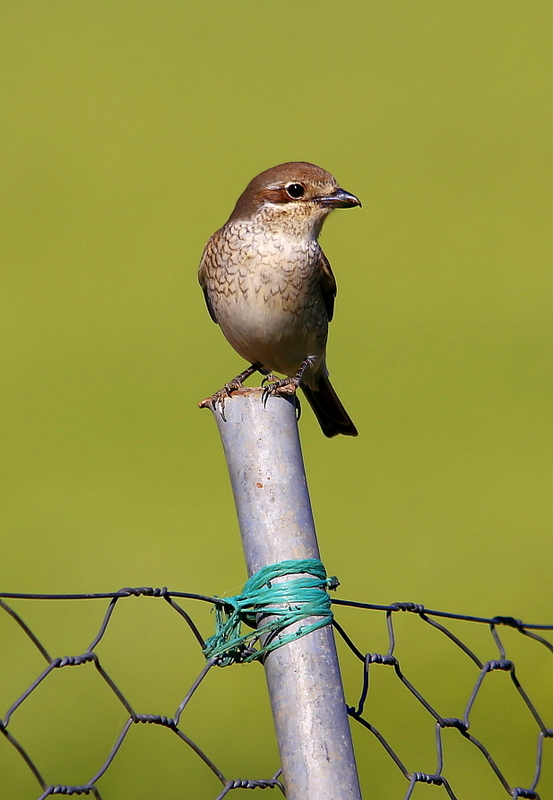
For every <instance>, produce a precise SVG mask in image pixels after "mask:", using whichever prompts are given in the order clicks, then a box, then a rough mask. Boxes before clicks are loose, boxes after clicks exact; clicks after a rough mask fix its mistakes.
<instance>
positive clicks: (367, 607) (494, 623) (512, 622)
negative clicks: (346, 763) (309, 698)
mask: <svg viewBox="0 0 553 800" xmlns="http://www.w3.org/2000/svg"><path fill="white" fill-rule="evenodd" d="M132 596H134V597H138V596H143V597H149V598H152V599H154V598H162V599H163V600H164V601H166V602H167V604H168V605H169V606H170V607H171V608H172V609H173V610H174V611H175V612H176V613H177V614H179V615H180V617H181V620H182V621H183V622H184V624H185V625H187V626H188V627H189V629H190V631H191V632H192V634H193V636H194V638H195V639H196V641H197V643H198V647H199V648H201V649H202V650H203V649H204V647H205V641H204V639H203V637H202V635H201V634H200V632H199V630H198V627H197V626H196V624H195V622H194V621H193V619H192V617H191V616H190V615H189V614H188V613H187V611H185V610H184V609H183V608H182V607H181V605H179V603H177V602H176V600H175V598H179V599H180V600H195V601H198V600H199V601H201V602H203V603H208V604H213V605H217V604H219V605H224V602H225V601H224V599H221V598H216V597H210V596H205V595H198V594H192V593H186V592H177V591H168V590H167V589H165V588H163V589H154V588H151V587H139V588H125V589H122V590H120V591H118V592H113V593H109V592H108V593H98V594H72V595H51V594H49V595H39V594H15V593H3V594H0V597H2V598H4V599H34V600H43V601H49V600H50V601H52V600H66V601H70V600H89V601H90V600H101V599H103V598H105V599H108V600H109V603H108V608H107V610H106V612H105V614H104V617H103V620H102V622H101V625H100V627H99V630H98V632H97V634H96V636H95V637H94V639H93V641H92V642H91V643H90V644H89V645H88V647H86V648H85V650H84V651H83V652H81V653H79V654H77V655H74V656H67V657H63V658H61V657H52V656H51V655H50V654H49V652H48V651H47V649H46V648H45V647H44V646H43V644H42V643H41V642H40V641H39V639H38V638H37V636H36V635H35V634H34V633H33V631H32V630H31V629H30V627H29V626H28V625H27V624H26V623H25V621H24V620H23V618H22V617H21V615H20V614H19V613H18V612H16V611H15V610H14V609H13V608H12V607H11V606H10V605H8V604H7V603H6V602H4V601H3V600H0V607H1V608H2V609H3V610H4V611H5V612H6V613H7V614H9V615H10V616H11V618H12V619H13V620H14V621H15V622H16V623H17V624H18V626H19V628H20V629H21V631H22V632H23V633H24V634H25V636H26V637H27V638H28V640H30V642H31V643H32V645H33V646H34V648H35V649H36V650H38V652H39V654H40V655H41V656H42V658H44V660H45V661H46V664H47V666H46V668H45V669H44V670H43V671H42V672H41V673H40V674H38V675H37V676H36V678H35V679H34V680H33V681H32V683H31V684H30V685H29V686H28V688H27V689H26V690H25V691H24V692H23V693H22V694H21V695H20V696H19V697H18V698H17V699H16V700H15V701H14V702H13V703H12V705H11V706H10V707H9V708H8V710H7V711H6V713H5V714H4V717H3V719H2V720H1V721H0V731H1V733H2V734H3V735H4V737H5V738H6V739H7V741H8V742H9V743H10V744H11V745H12V746H13V747H14V748H15V750H16V751H17V753H18V754H19V756H20V757H21V759H23V762H24V763H25V764H26V766H27V767H28V769H29V770H30V772H31V773H32V775H33V776H34V778H35V779H36V782H37V783H38V785H39V787H40V789H39V791H40V794H39V795H38V794H37V797H38V798H39V800H44V798H46V797H49V796H50V795H55V794H65V795H93V796H94V797H96V798H97V800H101V795H100V791H99V789H98V781H99V780H100V778H101V777H102V776H103V775H104V774H105V773H106V771H107V770H108V769H109V768H110V766H111V765H112V763H113V762H114V761H115V760H116V757H117V754H118V753H119V751H120V749H121V747H122V746H123V744H124V741H125V738H126V736H127V734H128V732H129V730H130V728H131V727H132V726H133V725H138V724H140V723H148V724H153V725H158V726H161V727H164V728H167V729H169V730H170V731H172V732H173V733H174V734H175V735H176V736H177V737H178V738H179V739H180V740H181V741H182V742H183V743H184V744H186V745H187V746H188V747H189V748H191V749H192V751H193V752H194V753H195V754H196V755H197V757H198V758H199V759H201V761H203V763H204V764H205V765H206V767H207V768H208V769H209V770H210V771H211V772H212V773H213V775H214V776H215V777H216V778H217V779H218V780H219V781H220V783H221V787H222V788H221V791H220V793H219V794H218V795H217V800H221V798H223V797H225V796H226V795H227V794H228V793H229V792H230V791H231V790H233V789H240V788H241V789H246V788H247V789H257V788H260V789H266V788H278V789H280V791H281V792H282V793H283V794H285V787H284V785H283V783H282V781H281V780H280V777H281V771H280V770H277V771H276V772H275V773H274V774H273V775H272V776H271V777H269V778H267V779H265V780H258V779H231V778H228V777H227V776H225V775H224V774H223V772H222V771H221V769H220V768H219V767H218V766H216V764H215V763H214V761H213V760H212V759H211V758H210V757H209V756H208V755H207V754H206V753H205V752H204V751H203V750H202V749H201V748H200V747H199V746H198V745H197V744H196V742H194V741H193V740H192V739H191V738H190V737H189V736H188V735H187V734H186V733H185V732H184V730H183V728H182V723H181V717H182V715H183V712H184V711H185V709H186V706H187V704H188V702H189V701H190V699H191V697H192V696H193V694H194V693H195V692H196V690H197V689H198V687H199V686H200V684H201V683H202V682H203V681H204V679H205V678H206V676H207V674H208V672H209V671H210V670H211V669H212V668H213V667H214V666H217V665H218V660H219V659H218V658H214V659H211V660H209V661H208V662H207V663H206V664H205V666H204V667H203V669H202V670H201V671H200V673H199V675H198V676H197V678H196V679H195V680H194V681H193V683H192V685H191V686H190V688H189V689H188V691H186V693H185V694H184V697H183V699H182V701H181V702H180V704H179V706H178V708H177V709H176V711H175V714H174V716H173V717H171V718H168V717H166V716H162V715H155V714H140V713H138V712H137V711H136V710H135V709H134V708H133V707H132V706H131V704H130V703H129V701H128V700H127V698H126V697H125V694H124V693H123V690H122V689H121V688H120V687H119V686H118V685H116V683H115V682H114V680H113V679H112V678H111V677H110V675H108V673H107V672H106V670H105V669H104V668H103V666H102V664H101V663H100V659H99V657H98V655H97V653H96V652H95V648H96V647H97V645H98V644H99V642H100V641H101V639H102V638H103V637H104V636H105V635H106V632H107V631H108V628H109V623H110V620H111V618H112V614H113V611H114V609H115V607H116V604H117V603H119V602H120V601H121V600H123V599H124V598H128V597H132ZM333 605H334V606H335V607H349V608H352V609H361V610H363V611H365V612H368V611H371V612H375V613H382V612H384V614H385V619H386V626H387V638H388V648H387V651H386V652H385V653H364V652H363V651H362V650H361V649H359V648H358V647H357V646H356V645H355V644H354V642H353V641H352V639H351V638H350V636H349V635H348V634H347V633H346V631H345V630H344V628H343V626H342V625H341V624H340V623H339V622H338V621H337V620H336V619H334V622H333V625H334V628H335V630H336V632H337V633H338V635H339V636H340V637H341V638H342V640H343V642H345V645H346V646H347V648H349V651H350V652H351V653H353V655H354V656H355V657H356V658H357V659H359V660H360V661H361V662H362V664H363V679H362V688H361V692H360V697H359V700H358V702H357V705H356V706H352V707H349V706H348V713H349V715H350V717H351V719H352V720H355V721H356V722H358V723H359V724H360V725H361V726H362V727H363V728H364V729H366V730H368V731H370V733H372V735H373V736H374V737H375V738H376V740H377V741H378V742H379V743H380V745H381V746H382V747H383V748H384V751H385V752H386V753H387V754H388V756H389V757H390V759H391V763H393V764H395V767H396V768H397V769H398V770H399V771H400V773H401V774H402V775H403V777H404V778H405V781H406V782H407V790H406V794H405V795H404V800H408V799H409V798H410V797H411V796H412V794H413V792H414V789H415V787H416V785H417V784H420V783H425V784H430V785H434V786H439V787H442V789H443V790H444V791H445V793H446V795H447V796H448V797H450V798H452V800H461V798H460V796H459V795H457V794H456V793H455V790H454V788H453V787H452V785H451V784H450V781H449V780H448V778H447V777H446V775H445V774H444V771H445V770H446V764H445V759H444V751H443V747H442V731H444V730H445V729H448V728H450V729H454V730H456V731H457V732H458V733H459V735H460V736H462V737H463V738H464V739H465V740H466V741H468V742H470V743H471V744H472V745H473V746H474V748H476V750H478V751H480V753H481V754H482V756H483V757H484V759H485V762H486V763H487V764H488V765H489V768H490V770H491V771H492V773H493V775H495V778H496V779H497V781H498V782H499V785H500V786H501V787H502V788H503V789H504V791H505V792H506V794H507V795H509V796H511V797H514V798H517V797H518V798H532V800H539V794H538V785H539V782H540V776H541V773H542V760H543V741H544V739H546V738H551V737H553V729H552V728H548V727H547V726H546V724H545V722H544V720H543V718H542V716H541V715H540V713H539V712H538V710H537V709H536V707H535V705H534V704H533V702H532V701H531V699H530V697H529V694H528V693H527V692H526V690H525V689H524V688H523V687H522V685H521V683H520V681H519V679H518V677H517V674H516V670H515V664H514V662H513V661H512V660H511V659H508V658H507V657H506V651H505V647H504V645H503V643H502V640H501V638H500V636H499V633H498V628H500V627H502V626H503V627H507V628H511V629H513V630H514V631H516V632H517V633H519V634H521V635H522V636H525V637H529V638H530V639H532V640H534V641H535V642H537V643H538V644H539V645H541V646H543V647H544V648H546V650H547V651H549V652H550V653H553V644H552V643H551V642H550V641H548V640H547V639H545V638H543V636H541V635H539V634H538V633H536V632H535V631H538V630H539V631H545V630H549V631H551V630H553V625H537V624H528V623H523V622H521V621H520V620H517V619H514V618H512V617H494V618H493V619H488V618H484V617H474V616H466V615H462V614H452V613H448V612H442V611H432V610H429V609H426V608H425V607H424V606H421V605H416V604H414V603H394V604H392V605H390V606H383V605H373V604H368V603H358V602H354V601H348V600H340V599H334V600H333ZM400 612H409V613H410V614H412V615H414V616H416V617H417V618H418V619H419V620H420V621H421V622H424V623H425V624H426V625H429V626H431V627H432V628H433V629H434V630H437V631H438V632H439V633H440V634H442V635H443V637H446V638H447V640H449V641H450V642H452V643H453V644H454V645H455V646H456V647H457V648H458V650H459V651H461V652H462V653H464V655H465V656H466V657H468V659H469V660H470V662H471V664H472V666H473V668H474V670H475V674H476V678H475V680H474V685H473V688H472V691H471V692H470V695H469V697H468V698H467V701H466V706H465V711H464V714H463V717H462V718H449V717H444V716H442V715H441V714H440V713H439V712H438V711H437V710H436V709H435V708H434V707H433V705H432V704H431V703H430V702H429V701H428V699H427V698H425V696H424V695H423V694H422V693H421V692H420V691H419V690H418V689H417V688H415V686H414V685H413V683H411V681H410V680H408V678H407V677H406V676H405V674H404V672H403V670H402V668H401V666H400V662H399V660H398V658H397V657H396V655H395V654H394V651H395V649H396V632H395V629H394V622H393V618H394V616H395V615H397V614H398V613H400ZM436 617H437V618H441V619H444V618H445V619H448V620H459V621H462V622H468V623H478V624H479V625H482V626H487V627H488V628H489V630H490V633H491V636H492V638H493V643H494V645H495V647H496V648H497V651H498V652H497V654H498V658H497V659H493V660H488V661H482V660H481V659H480V658H479V657H478V656H477V655H476V653H475V652H474V650H473V649H472V648H470V647H469V646H468V645H467V644H466V643H464V642H463V641H462V639H461V638H460V637H459V636H458V635H456V634H455V633H453V632H452V631H451V630H450V629H448V628H446V627H445V626H444V624H442V623H441V622H438V621H437V620H436V619H435V618H436ZM87 663H92V664H93V665H94V667H95V669H96V670H97V672H98V673H99V675H100V676H101V678H102V679H103V681H105V683H106V684H107V686H108V687H109V689H110V690H111V692H113V694H114V695H115V697H116V698H117V700H118V701H119V703H120V704H121V706H122V707H123V708H124V710H125V713H126V715H128V717H127V719H126V721H125V723H124V724H123V726H122V728H121V730H120V732H119V735H118V736H117V739H116V741H115V744H114V745H113V747H112V748H111V750H110V751H109V752H108V753H107V754H106V758H105V760H104V762H103V764H102V765H101V767H100V768H99V769H98V770H97V771H96V772H95V774H94V775H93V776H92V777H91V778H90V779H89V780H88V781H87V782H86V783H84V784H81V785H65V784H55V785H54V784H48V783H47V782H46V781H45V780H44V778H43V777H42V774H41V772H40V770H39V767H38V766H37V763H36V761H35V759H34V758H33V755H32V753H31V752H30V748H28V747H24V746H23V745H22V744H21V743H20V741H18V740H17V739H16V738H15V737H14V735H13V734H12V732H11V731H10V722H11V721H12V718H13V717H14V715H16V714H17V712H18V710H19V709H20V708H21V706H22V705H23V704H24V703H25V701H26V700H27V699H28V698H29V697H30V696H31V695H32V694H33V692H35V690H36V689H37V687H39V686H40V685H41V684H43V682H44V681H45V680H46V679H47V678H48V676H49V675H50V674H51V673H52V672H53V671H54V670H59V669H62V668H66V667H71V666H79V665H82V664H87ZM374 665H383V666H385V667H389V668H391V670H392V671H393V674H394V675H395V676H396V677H397V679H398V681H399V682H401V684H403V686H404V687H406V689H407V690H408V691H409V693H410V694H411V695H412V696H413V697H414V698H415V699H416V701H417V702H418V703H419V704H420V706H421V707H422V709H424V711H425V712H426V714H427V715H428V716H429V717H430V720H431V721H432V722H433V725H434V728H435V747H436V760H437V767H436V771H435V772H434V773H428V772H413V771H409V770H408V769H407V767H406V766H405V764H404V761H403V760H402V758H401V756H400V754H399V753H397V752H396V750H395V749H394V748H393V747H392V746H391V744H390V743H389V742H388V741H387V739H386V738H385V737H384V736H383V735H382V734H381V733H380V731H379V730H378V729H377V728H376V727H375V726H374V725H373V724H371V722H369V720H368V719H366V715H365V707H366V702H367V698H368V692H369V673H370V670H371V667H373V666H374ZM497 670H500V671H503V672H505V673H507V674H508V675H509V676H510V679H511V681H512V684H513V686H514V689H515V691H516V692H517V693H518V694H519V695H520V697H521V699H522V701H523V703H524V706H525V708H526V710H527V713H528V714H529V715H530V717H531V719H532V721H533V724H534V726H535V730H536V736H537V752H536V758H535V768H534V776H533V780H532V782H531V784H530V785H529V786H527V787H513V786H511V785H510V784H509V782H508V780H507V778H506V777H505V769H504V768H502V767H500V765H499V764H498V763H497V761H496V759H495V758H494V757H493V755H492V752H491V750H490V748H491V749H493V745H489V746H488V744H487V743H484V742H482V741H480V740H479V739H477V738H476V737H475V736H473V735H472V733H471V732H470V726H471V712H472V711H473V707H474V703H475V700H476V698H477V696H478V695H479V694H480V692H481V690H482V687H483V686H484V684H485V682H486V680H487V679H488V676H490V674H491V673H492V672H494V671H497ZM44 733H45V735H47V732H46V731H45V732H44Z"/></svg>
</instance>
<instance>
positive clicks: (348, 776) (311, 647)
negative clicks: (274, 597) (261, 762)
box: [212, 389, 361, 800]
mask: <svg viewBox="0 0 553 800" xmlns="http://www.w3.org/2000/svg"><path fill="white" fill-rule="evenodd" d="M212 410H213V411H214V416H215V419H216V421H217V426H218V428H219V433H220V435H221V439H222V442H223V448H224V451H225V457H226V461H227V465H228V470H229V474H230V480H231V484H232V491H233V494H234V500H235V503H236V511H237V514H238V521H239V525H240V533H241V537H242V544H243V547H244V553H245V557H246V563H247V569H248V575H252V574H253V573H255V572H257V571H258V570H259V569H260V568H261V567H263V566H265V565H267V564H275V563H277V562H279V561H285V560H287V559H305V558H319V549H318V545H317V538H316V534H315V526H314V522H313V514H312V511H311V503H310V500H309V494H308V490H307V481H306V477H305V469H304V465H303V458H302V454H301V448H300V442H299V436H298V427H297V422H296V413H295V406H294V402H293V400H292V399H291V398H287V397H282V396H276V397H270V398H269V401H268V402H267V404H266V405H264V404H263V403H262V402H261V390H260V389H244V390H241V391H240V392H237V393H235V394H233V395H232V397H230V398H229V399H228V400H227V401H226V403H225V407H224V419H223V417H222V416H221V414H220V411H219V409H218V408H217V409H213V408H212ZM308 621H309V620H308ZM308 621H307V622H308ZM265 671H266V677H267V683H268V687H269V695H270V699H271V707H272V712H273V719H274V723H275V728H276V734H277V738H278V744H279V750H280V756H281V763H282V769H283V776H284V780H285V783H286V795H287V798H288V800H360V798H361V793H360V789H359V781H358V777H357V770H356V766H355V760H354V754H353V746H352V742H351V733H350V729H349V721H348V716H347V712H346V706H345V701H344V693H343V688H342V681H341V676H340V670H339V665H338V657H337V653H336V646H335V642H334V635H333V631H332V628H331V627H330V626H326V627H324V628H321V629H319V630H317V631H314V632H313V633H310V634H308V635H307V636H304V637H303V638H301V639H297V640H295V641H293V642H291V643H289V644H286V645H284V646H282V647H280V648H278V649H277V650H274V651H273V652H271V653H269V655H268V657H267V658H266V660H265Z"/></svg>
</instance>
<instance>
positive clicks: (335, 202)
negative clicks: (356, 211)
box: [317, 188, 361, 208]
mask: <svg viewBox="0 0 553 800" xmlns="http://www.w3.org/2000/svg"><path fill="white" fill-rule="evenodd" d="M317 202H318V203H319V205H321V206H323V207H324V208H353V207H354V206H360V205H361V200H359V198H358V197H356V196H355V195H354V194H350V193H349V192H346V191H344V189H339V188H338V189H335V190H334V191H333V192H332V194H327V195H325V196H322V197H318V198H317Z"/></svg>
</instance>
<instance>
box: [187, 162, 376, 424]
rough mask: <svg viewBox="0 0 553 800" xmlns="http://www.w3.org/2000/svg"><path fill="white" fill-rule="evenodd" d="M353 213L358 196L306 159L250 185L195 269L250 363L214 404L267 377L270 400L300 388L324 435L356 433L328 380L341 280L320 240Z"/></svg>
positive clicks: (216, 315)
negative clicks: (341, 211) (332, 220)
mask: <svg viewBox="0 0 553 800" xmlns="http://www.w3.org/2000/svg"><path fill="white" fill-rule="evenodd" d="M355 206H361V202H360V200H359V199H358V198H357V197H356V196H355V195H353V194H350V193H349V192H346V191H345V190H344V189H341V188H340V186H339V185H338V183H337V181H336V179H335V178H334V177H333V176H332V175H331V174H330V173H329V172H327V171H326V170H324V169H322V168H321V167H318V166H316V165H315V164H311V163H309V162H306V161H292V162H287V163H285V164H279V165H278V166H276V167H272V168H271V169H267V170H265V171H264V172H261V173H260V174H259V175H257V176H256V177H255V178H253V180H252V181H250V183H249V184H248V185H247V187H246V188H245V190H244V191H243V192H242V194H241V195H240V197H239V198H238V201H237V203H236V205H235V207H234V210H233V212H232V214H231V215H230V217H229V219H228V221H227V222H226V223H225V224H224V225H223V227H222V228H220V229H219V230H218V231H216V232H215V233H214V234H213V235H212V236H211V238H210V239H209V240H208V242H207V244H206V246H205V249H204V251H203V255H202V258H201V262H200V268H199V272H198V279H199V282H200V285H201V287H202V289H203V292H204V297H205V302H206V305H207V309H208V311H209V314H210V316H211V318H212V319H213V321H214V322H216V323H218V325H219V326H220V328H221V330H222V332H223V334H224V336H225V337H226V339H227V340H228V342H229V343H230V344H231V345H232V347H233V348H234V349H235V350H236V352H237V353H238V354H239V355H240V356H242V358H244V359H245V360H246V361H247V362H249V364H250V366H249V367H248V368H247V369H245V370H244V371H243V372H241V373H240V375H237V376H236V378H233V380H231V381H229V382H228V383H226V384H225V386H224V387H223V388H222V389H221V390H220V391H219V392H216V393H215V395H213V398H211V400H220V401H221V402H222V403H224V400H225V398H226V397H228V396H230V395H231V394H232V392H234V391H237V390H238V389H241V388H242V385H243V382H244V381H245V380H246V379H247V378H249V377H250V376H251V375H253V374H254V373H255V372H260V373H261V374H262V375H264V376H265V379H264V381H263V385H265V387H266V388H265V393H264V399H265V402H266V400H267V397H268V396H269V395H271V394H280V393H283V394H286V393H289V394H295V393H296V390H297V389H298V388H301V390H302V391H303V393H304V395H305V397H306V398H307V401H308V402H309V404H310V406H311V408H312V409H313V411H314V413H315V416H316V417H317V420H318V422H319V424H320V426H321V429H322V431H323V433H324V434H325V436H327V437H329V438H330V437H333V436H336V435H337V434H344V435H346V436H357V435H358V432H357V429H356V427H355V425H354V424H353V422H352V420H351V418H350V417H349V415H348V413H347V411H346V410H345V408H344V406H343V405H342V403H341V402H340V400H339V398H338V395H337V394H336V392H335V391H334V388H333V386H332V384H331V383H330V380H329V377H328V369H327V366H326V343H327V335H328V323H329V322H330V320H331V319H332V317H333V313H334V300H335V297H336V280H335V278H334V275H333V272H332V269H331V266H330V263H329V261H328V259H327V258H326V256H325V254H324V253H323V251H322V249H321V246H320V244H319V242H318V237H319V234H320V232H321V228H322V226H323V223H324V221H325V220H326V218H327V217H328V215H329V214H330V212H331V211H333V210H334V209H335V208H353V207H355ZM274 373H280V374H281V375H284V376H285V377H284V378H283V379H279V378H278V377H277V376H275V374H274Z"/></svg>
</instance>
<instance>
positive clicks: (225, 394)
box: [198, 363, 264, 422]
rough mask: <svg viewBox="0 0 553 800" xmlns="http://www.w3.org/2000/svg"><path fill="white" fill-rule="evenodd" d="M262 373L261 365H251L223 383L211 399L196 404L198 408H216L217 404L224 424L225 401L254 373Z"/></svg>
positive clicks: (242, 386) (207, 398)
mask: <svg viewBox="0 0 553 800" xmlns="http://www.w3.org/2000/svg"><path fill="white" fill-rule="evenodd" d="M261 371H264V370H263V367H262V366H261V364H257V363H256V364H252V365H251V366H249V367H248V368H247V369H245V370H244V372H241V373H240V375H237V376H236V378H233V379H232V380H231V381H229V382H228V383H225V385H224V386H223V388H222V389H219V391H218V392H215V394H212V395H211V397H206V399H205V400H202V402H201V403H198V405H199V407H200V408H212V409H215V408H217V403H218V404H219V413H220V414H221V417H222V419H223V420H224V421H225V422H226V421H227V420H226V417H225V401H226V400H228V398H229V397H230V396H231V394H232V393H233V392H238V391H239V390H240V389H243V388H244V381H245V380H247V378H249V377H250V376H251V375H253V374H254V372H261Z"/></svg>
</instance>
